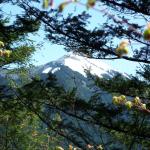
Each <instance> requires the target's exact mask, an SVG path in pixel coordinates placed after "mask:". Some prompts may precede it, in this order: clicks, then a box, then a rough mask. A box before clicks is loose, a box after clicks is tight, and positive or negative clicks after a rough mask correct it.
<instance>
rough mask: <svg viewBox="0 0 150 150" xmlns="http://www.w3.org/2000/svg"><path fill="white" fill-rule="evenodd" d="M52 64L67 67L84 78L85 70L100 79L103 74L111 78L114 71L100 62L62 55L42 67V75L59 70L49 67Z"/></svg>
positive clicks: (74, 55)
mask: <svg viewBox="0 0 150 150" xmlns="http://www.w3.org/2000/svg"><path fill="white" fill-rule="evenodd" d="M52 64H55V65H56V64H57V65H58V66H59V65H61V66H62V65H63V66H67V67H69V68H70V69H72V70H73V71H77V72H79V73H80V74H82V75H83V76H86V73H85V70H90V72H91V73H92V74H93V75H98V76H99V77H102V76H103V74H109V76H111V74H110V72H112V71H115V70H114V69H112V68H111V67H110V66H109V65H107V64H106V63H104V62H102V60H99V59H91V58H87V57H84V56H79V55H77V54H73V53H69V54H67V55H64V56H63V57H61V58H59V59H58V60H56V61H53V62H50V63H48V64H46V65H45V67H44V68H45V69H44V70H43V73H48V72H52V73H54V72H55V71H56V70H57V69H59V67H57V69H56V68H53V69H52V68H51V67H49V66H51V65H52ZM54 69H55V70H54ZM115 72H116V71H115Z"/></svg>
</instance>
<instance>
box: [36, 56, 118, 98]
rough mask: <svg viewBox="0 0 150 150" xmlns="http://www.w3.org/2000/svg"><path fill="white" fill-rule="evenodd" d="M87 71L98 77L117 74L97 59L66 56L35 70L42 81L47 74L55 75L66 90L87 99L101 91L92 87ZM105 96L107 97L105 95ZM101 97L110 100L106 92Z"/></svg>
mask: <svg viewBox="0 0 150 150" xmlns="http://www.w3.org/2000/svg"><path fill="white" fill-rule="evenodd" d="M86 70H89V71H90V73H91V74H93V75H97V76H99V77H107V78H111V77H113V76H114V75H116V74H118V73H119V72H118V71H116V70H114V69H112V68H111V67H110V66H108V65H107V64H105V63H104V62H102V61H101V60H98V59H89V58H86V57H83V56H79V55H75V54H68V55H65V56H63V57H62V58H60V59H58V60H56V61H52V62H50V63H47V64H45V65H43V66H40V67H38V68H36V71H35V72H36V75H39V76H40V77H41V78H42V79H45V80H46V78H47V75H48V73H50V72H51V73H53V74H54V75H56V77H57V80H58V83H59V84H60V85H61V86H63V87H64V88H65V89H66V90H72V89H73V88H76V89H77V96H79V97H80V98H84V99H87V100H88V99H89V98H90V97H91V96H92V95H93V93H95V92H100V93H101V92H102V91H101V89H99V88H98V87H96V86H94V85H93V81H92V80H91V79H90V78H89V77H88V75H87V74H86ZM105 94H107V96H106V95H105ZM103 96H104V97H105V100H106V97H108V98H107V101H109V100H110V99H111V98H110V97H109V94H108V93H107V92H104V91H103Z"/></svg>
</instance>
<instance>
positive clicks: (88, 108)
mask: <svg viewBox="0 0 150 150" xmlns="http://www.w3.org/2000/svg"><path fill="white" fill-rule="evenodd" d="M93 2H94V1H93ZM95 2H101V3H102V4H103V5H104V6H107V7H108V8H109V9H110V10H111V11H112V12H113V13H114V14H115V15H116V16H119V18H120V19H116V17H115V16H114V15H112V14H110V13H108V12H106V11H102V10H101V13H103V12H104V14H105V15H106V17H108V20H107V21H106V22H105V23H104V24H102V23H101V26H100V27H98V26H95V28H94V29H93V30H91V29H89V28H88V27H87V23H88V19H89V17H90V15H89V14H88V13H86V12H83V13H82V14H79V15H77V16H75V15H73V14H72V15H69V16H68V17H67V18H64V17H63V15H62V14H61V13H60V12H61V11H62V10H63V9H61V10H60V9H59V13H58V11H55V10H50V11H45V10H44V11H43V10H40V9H39V8H36V7H33V6H32V5H30V4H29V3H23V4H21V5H20V6H21V7H22V8H24V9H25V10H26V12H27V14H28V15H29V14H30V15H32V16H34V17H36V18H38V19H39V20H40V21H42V22H43V23H44V24H45V31H46V36H47V38H48V39H49V40H50V41H51V42H52V43H54V44H59V45H63V46H65V49H66V50H67V51H72V52H74V53H78V54H80V55H84V56H85V57H88V58H94V59H108V60H111V59H112V60H114V59H124V60H127V61H133V62H137V63H141V66H142V69H141V70H138V71H137V73H138V74H137V77H130V78H125V77H122V76H115V77H114V78H113V79H99V78H98V77H93V76H91V75H90V76H91V77H92V78H93V79H94V80H95V83H96V85H97V86H99V87H100V88H103V89H104V90H107V91H109V92H111V93H112V94H114V95H115V96H118V97H119V96H120V95H121V98H122V99H123V100H125V101H126V99H135V97H139V98H137V99H138V102H137V99H136V100H134V101H133V102H130V101H128V102H127V103H125V102H122V103H121V104H122V105H120V103H115V104H118V106H117V107H116V106H115V105H113V104H112V105H109V106H108V105H105V104H103V103H102V102H101V101H99V100H98V99H99V97H98V98H97V95H96V96H95V97H91V100H90V101H88V102H85V101H84V100H79V101H78V100H75V104H74V107H73V108H74V111H72V107H71V106H72V105H71V102H70V101H67V104H68V105H66V103H65V105H60V104H57V105H58V106H57V105H56V103H55V102H54V103H53V105H54V106H55V105H56V106H57V107H55V109H56V110H57V111H61V112H62V113H63V114H64V115H66V117H67V116H70V117H73V118H76V120H77V121H78V122H79V124H80V125H81V124H90V125H91V124H92V125H93V126H96V127H98V128H99V133H100V135H101V137H100V139H101V140H99V142H96V141H95V139H91V134H93V133H91V134H90V133H89V132H86V131H85V129H82V128H85V126H84V127H83V126H80V125H79V126H76V125H74V124H73V121H70V122H69V123H66V122H63V123H62V124H61V126H59V128H58V130H60V129H62V130H64V129H65V130H64V132H63V133H64V134H65V135H66V136H65V137H67V139H68V140H70V142H72V143H73V144H74V145H76V146H78V147H81V148H82V149H88V148H87V147H86V146H87V145H88V146H89V143H90V145H94V146H95V147H94V149H96V146H98V144H102V145H103V147H104V149H148V148H149V147H150V142H149V141H150V134H149V129H150V126H149V125H150V124H149V119H150V117H149V97H150V95H149V94H150V92H149V91H150V89H149V87H150V86H149V82H150V81H149V72H150V70H149V63H150V60H149V58H150V57H149V56H150V53H149V25H148V27H147V29H146V30H145V31H144V27H145V25H146V24H147V20H148V15H149V2H148V1H147V2H145V1H142V0H141V1H139V0H137V1H132V0H130V1H129V0H125V1H121V0H120V1H116V0H111V1H108V0H107V1H106V0H97V1H95ZM77 3H78V1H77ZM62 4H63V3H62ZM80 4H81V3H80ZM88 5H89V7H93V6H94V5H95V3H93V4H90V1H88ZM60 6H61V8H62V5H60ZM64 6H66V5H64V4H63V8H64ZM59 8H60V7H59ZM120 12H121V14H118V13H120ZM135 16H136V17H137V18H138V17H139V20H140V19H141V20H142V22H143V24H142V25H141V24H139V22H137V23H135V22H132V21H133V19H130V18H133V17H135ZM143 25H144V26H143ZM114 39H116V40H114ZM122 39H128V40H129V43H130V44H131V48H132V55H131V56H128V55H127V54H128V51H129V49H128V48H127V47H126V46H127V45H128V42H127V41H121V42H118V45H117V44H116V41H119V40H122ZM134 42H136V43H137V44H138V45H139V46H138V47H135V48H134V44H133V43H134ZM130 51H131V50H130ZM122 94H123V96H122ZM124 95H125V96H124ZM127 96H129V97H127ZM118 97H116V98H118ZM69 100H70V98H69ZM139 100H140V101H139ZM135 101H136V104H137V105H133V103H135ZM141 101H142V102H141ZM143 104H146V105H143ZM48 106H49V107H48V108H49V110H51V109H53V106H51V105H49V104H48ZM50 106H51V107H50ZM67 106H68V107H67ZM125 106H126V107H127V108H128V109H131V110H130V111H129V110H128V109H127V108H126V107H125ZM133 106H134V107H133ZM44 115H45V116H46V113H45V114H44ZM124 115H125V116H126V117H124ZM47 119H48V117H46V119H45V120H47ZM47 125H49V124H48V123H47ZM68 137H69V138H68Z"/></svg>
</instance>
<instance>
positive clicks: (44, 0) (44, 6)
mask: <svg viewBox="0 0 150 150" xmlns="http://www.w3.org/2000/svg"><path fill="white" fill-rule="evenodd" d="M48 4H49V0H43V8H44V9H45V8H46V9H47V8H48Z"/></svg>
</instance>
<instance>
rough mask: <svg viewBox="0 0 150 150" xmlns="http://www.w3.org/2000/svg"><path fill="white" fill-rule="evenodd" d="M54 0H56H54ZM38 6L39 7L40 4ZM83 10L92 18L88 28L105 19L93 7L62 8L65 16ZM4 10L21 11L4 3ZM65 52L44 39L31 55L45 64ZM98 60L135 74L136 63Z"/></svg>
mask: <svg viewBox="0 0 150 150" xmlns="http://www.w3.org/2000/svg"><path fill="white" fill-rule="evenodd" d="M81 1H82V2H83V3H86V0H81ZM55 2H56V0H55ZM60 2H62V0H57V3H56V4H55V7H57V6H58V4H60ZM98 5H99V6H97V7H101V6H100V4H98ZM39 7H41V5H40V6H39ZM102 7H103V6H102ZM104 8H105V7H104ZM85 10H86V11H88V13H90V14H91V16H92V18H91V19H90V21H91V24H90V26H89V28H93V27H95V26H96V25H101V24H102V23H103V22H104V21H105V20H106V17H105V16H103V14H101V13H99V12H96V11H95V10H93V9H89V10H87V9H86V7H84V6H79V5H76V4H69V5H68V6H67V7H66V8H65V9H64V11H63V15H64V16H67V14H68V13H74V14H78V13H81V12H82V11H85ZM4 11H5V12H6V13H8V14H9V13H11V14H17V13H21V10H20V9H18V8H17V7H10V6H9V5H6V6H5V7H4ZM47 11H48V10H47ZM133 20H134V19H133ZM29 38H30V39H32V40H34V41H35V42H39V41H42V40H43V38H44V32H43V31H42V30H41V31H39V32H38V35H35V36H29ZM65 54H67V52H66V51H64V47H63V46H60V45H54V44H51V43H50V41H48V40H44V43H43V46H42V47H41V48H40V49H38V50H37V51H36V52H35V54H34V55H33V57H32V62H33V64H34V65H42V64H45V63H47V62H50V61H52V60H56V59H58V58H60V57H62V56H63V55H65ZM100 61H104V62H106V63H107V64H109V65H111V66H112V67H113V68H115V69H117V70H119V71H120V72H126V73H128V74H135V69H136V66H137V65H138V64H137V63H134V62H129V61H125V60H122V59H120V60H113V61H110V60H107V61H106V60H100Z"/></svg>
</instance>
